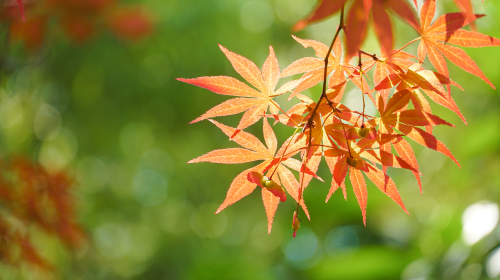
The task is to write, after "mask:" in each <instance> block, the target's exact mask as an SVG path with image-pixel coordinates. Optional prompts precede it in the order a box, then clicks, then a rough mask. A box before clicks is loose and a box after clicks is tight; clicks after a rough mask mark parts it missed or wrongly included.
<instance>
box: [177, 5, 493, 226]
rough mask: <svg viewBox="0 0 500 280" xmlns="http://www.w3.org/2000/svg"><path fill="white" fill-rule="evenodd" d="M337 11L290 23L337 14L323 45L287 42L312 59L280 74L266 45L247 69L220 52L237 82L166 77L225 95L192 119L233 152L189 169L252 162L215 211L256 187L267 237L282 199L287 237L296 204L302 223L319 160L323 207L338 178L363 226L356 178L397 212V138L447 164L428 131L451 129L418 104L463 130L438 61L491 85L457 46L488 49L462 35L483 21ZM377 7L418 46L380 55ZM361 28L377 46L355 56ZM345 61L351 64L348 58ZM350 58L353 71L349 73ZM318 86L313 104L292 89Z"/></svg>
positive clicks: (403, 161)
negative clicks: (256, 127)
mask: <svg viewBox="0 0 500 280" xmlns="http://www.w3.org/2000/svg"><path fill="white" fill-rule="evenodd" d="M347 2H348V1H347V0H344V1H337V0H330V1H328V0H323V1H320V2H319V4H318V6H317V8H316V9H315V10H314V11H313V13H312V14H311V16H309V17H308V18H307V19H305V20H303V21H300V22H299V23H298V24H297V25H296V26H295V28H296V29H300V28H303V27H305V26H306V25H307V24H308V23H310V22H315V21H318V20H321V19H323V18H325V17H327V16H329V15H331V14H333V13H336V12H337V11H340V12H341V17H340V24H339V27H338V29H337V32H336V35H335V37H334V39H333V42H332V44H331V45H330V46H328V45H325V44H323V43H321V42H317V41H314V40H307V39H301V38H298V37H295V36H293V38H294V39H295V40H296V41H297V42H298V43H299V44H301V45H302V46H303V47H305V48H309V47H310V48H312V49H314V51H315V54H316V57H304V58H300V59H298V60H296V61H294V62H293V63H291V64H290V65H289V66H287V67H285V68H284V69H283V70H281V69H282V68H280V66H279V64H278V61H277V59H276V56H275V53H274V50H273V48H272V47H270V53H269V56H268V58H267V59H266V61H265V62H264V64H263V66H262V68H261V69H259V68H258V67H257V66H256V65H255V64H254V63H253V62H252V61H250V60H248V59H246V58H244V57H242V56H240V55H238V54H236V53H233V52H231V51H229V50H227V49H226V48H224V47H222V46H221V49H222V51H223V53H224V54H225V55H226V57H227V58H228V59H229V61H230V62H231V64H232V65H233V67H234V69H235V70H236V71H237V72H238V73H239V74H240V75H241V76H242V77H243V78H244V79H245V80H246V81H247V82H248V84H246V83H244V82H241V81H240V80H238V79H235V78H232V77H226V76H216V77H200V78H194V79H182V78H180V79H178V80H179V81H182V82H185V83H189V84H192V85H196V86H199V87H202V88H205V89H208V90H210V91H213V92H215V93H217V94H222V95H229V96H234V97H235V98H232V99H229V100H227V101H225V102H223V103H221V104H219V105H217V106H216V107H214V108H212V109H210V110H209V111H207V112H206V113H205V114H203V115H202V116H200V117H199V118H197V119H195V120H194V121H193V122H198V121H201V120H205V119H208V120H209V121H211V122H212V123H213V124H215V125H216V126H217V127H218V128H219V129H221V130H222V131H223V133H225V134H226V135H227V136H228V137H229V138H230V140H232V141H234V142H236V143H238V144H239V145H240V146H241V147H242V148H230V149H221V150H215V151H211V152H209V153H207V154H205V155H202V156H200V157H198V158H196V159H193V160H191V161H190V163H196V162H213V163H224V164H235V163H246V162H252V161H262V162H260V163H259V164H257V165H256V166H255V167H252V168H250V169H247V170H245V171H243V172H241V173H240V174H239V175H237V176H236V178H235V179H234V180H233V182H232V184H231V186H230V187H229V191H228V193H227V197H226V199H225V201H224V202H223V203H222V205H221V206H220V207H219V209H218V210H217V212H216V213H218V212H220V211H221V210H223V209H224V208H226V207H227V206H229V205H231V204H233V203H235V202H236V201H238V200H240V199H241V198H243V197H245V196H247V195H248V194H250V193H251V192H253V191H254V189H255V188H256V187H257V186H260V187H261V192H262V200H263V202H264V207H265V210H266V213H267V218H268V230H269V232H270V231H271V227H272V222H273V217H274V214H275V212H276V209H277V207H278V205H279V203H280V202H284V201H285V200H286V193H288V194H289V195H290V196H291V197H292V198H293V199H294V200H295V202H296V203H297V211H296V212H295V213H294V216H293V222H292V225H293V228H294V230H295V231H296V230H297V229H298V227H299V226H298V222H297V221H298V220H297V219H298V218H297V215H298V214H297V213H299V212H298V210H299V209H298V208H299V205H300V207H301V208H302V209H303V211H304V212H305V214H306V216H307V217H308V218H309V212H308V211H307V208H306V205H305V203H304V195H303V193H304V190H305V189H306V188H307V186H308V185H309V183H310V182H311V180H312V179H313V178H314V177H315V178H317V179H319V180H322V179H321V178H319V177H318V176H317V175H316V173H317V171H318V167H319V164H320V162H321V161H322V160H323V159H324V160H325V161H326V163H327V165H328V167H329V169H330V172H331V174H332V180H331V189H330V192H329V194H328V196H327V198H326V201H328V199H329V198H330V197H331V195H332V194H333V193H334V192H335V191H336V190H337V189H341V190H342V192H343V195H344V197H345V198H346V182H345V180H346V178H349V180H350V182H351V185H352V187H353V191H354V193H355V195H356V198H357V200H358V203H359V206H360V208H361V212H362V216H363V222H364V223H365V224H366V207H367V187H366V178H368V179H369V180H370V181H372V182H373V183H374V184H375V185H376V186H377V187H378V188H379V189H380V191H382V192H383V193H385V194H386V195H387V196H389V197H390V198H391V199H392V200H394V201H395V202H396V203H397V204H398V205H399V206H401V208H402V209H403V210H404V211H406V209H405V206H404V204H403V201H402V200H401V197H400V195H399V192H398V189H397V188H396V185H395V183H394V181H393V180H392V179H391V178H390V177H389V176H388V175H387V169H388V167H392V168H404V169H408V170H410V171H411V172H412V173H413V174H414V176H415V178H416V180H417V183H418V185H419V187H420V190H421V191H422V184H421V181H420V176H422V174H421V173H420V171H419V165H418V162H417V159H416V157H415V154H414V152H413V149H412V147H411V145H410V143H409V141H414V142H416V143H418V144H421V145H423V146H425V147H427V148H430V149H433V150H436V151H438V152H440V153H442V154H444V155H446V156H448V157H449V158H450V159H452V160H453V161H454V162H455V163H456V164H457V165H459V163H458V161H457V160H456V159H455V157H454V156H453V155H452V153H451V152H450V151H449V150H448V148H446V146H445V145H444V144H443V143H442V142H440V141H439V140H437V139H436V138H435V137H434V136H433V134H432V133H433V127H434V126H438V125H446V126H453V125H452V124H450V123H449V122H447V121H445V120H443V119H441V118H440V117H438V116H436V115H434V114H433V113H432V110H431V106H430V102H434V103H437V104H439V105H441V106H443V107H446V108H447V109H449V110H451V111H453V112H454V113H456V114H457V115H458V116H459V117H460V118H461V119H462V120H463V122H464V123H466V120H465V117H464V116H463V115H462V113H461V112H460V110H459V108H458V106H457V104H456V103H455V101H454V100H453V98H452V96H451V86H455V87H458V88H459V89H461V87H460V86H459V85H458V83H456V82H455V81H453V80H452V79H451V78H450V77H449V72H448V68H447V62H446V59H445V57H446V58H447V59H448V60H449V61H451V62H452V63H454V64H455V65H457V66H459V67H460V68H462V69H464V70H465V71H467V72H469V73H472V74H474V75H476V76H478V77H479V78H481V79H483V80H484V81H486V82H487V83H488V84H489V85H491V86H492V87H493V85H492V84H491V82H489V80H488V79H487V78H486V76H485V75H484V74H483V73H482V71H481V70H480V69H479V67H478V66H477V65H476V64H475V62H474V61H473V60H472V59H471V58H470V57H469V56H468V55H467V54H466V53H465V52H464V51H463V50H462V49H460V48H458V47H489V46H499V45H500V40H498V39H496V38H493V37H490V36H487V35H484V34H481V33H478V32H476V31H468V30H465V29H463V28H464V27H466V26H468V25H470V24H471V23H473V22H474V21H475V20H476V19H479V18H481V17H483V16H484V15H474V14H472V12H471V9H470V5H469V4H470V3H469V2H468V1H456V2H457V3H458V4H459V5H460V7H461V8H462V9H463V12H462V13H449V14H445V15H442V16H440V17H438V18H437V19H436V20H435V21H434V22H432V21H433V18H434V15H435V11H436V0H426V1H425V3H424V4H423V6H422V7H420V20H417V16H416V12H415V8H416V1H415V3H414V4H415V7H413V6H412V5H410V4H409V3H406V2H405V1H402V0H397V1H396V0H394V1H392V0H388V1H379V0H368V1H366V0H365V1H362V0H354V1H353V3H352V5H351V6H350V10H349V13H348V15H347V20H346V22H344V6H345V4H346V3H347ZM387 8H389V9H391V10H392V11H394V12H395V13H396V14H398V15H399V16H400V17H402V18H403V19H404V20H406V21H407V22H408V23H409V24H410V25H411V26H412V27H413V28H414V29H415V30H416V31H417V33H418V34H419V37H418V38H416V39H415V40H412V41H411V42H409V43H408V44H406V45H405V46H403V47H402V48H400V49H397V50H392V44H393V37H394V36H393V34H392V31H391V30H392V29H391V23H390V20H389V18H388V15H387V12H386V11H385V9H387ZM370 19H371V20H372V22H373V24H374V25H373V26H374V28H375V32H376V34H377V35H378V37H379V39H380V43H381V51H380V54H378V55H377V54H369V53H366V52H364V51H363V50H361V49H360V46H361V43H362V41H363V40H364V36H365V34H366V27H367V25H368V22H369V20H370ZM340 31H344V37H345V44H344V45H343V44H342V43H341V40H340V38H339V37H338V35H339V33H340ZM416 41H420V45H419V47H418V53H417V54H416V55H413V54H410V53H407V52H405V51H404V49H405V48H406V47H407V46H408V45H410V44H412V43H414V42H416ZM353 57H355V59H351V58H353ZM426 57H428V58H429V60H430V62H431V63H432V65H433V66H434V68H435V70H436V71H432V70H428V69H426V68H429V66H430V65H424V64H423V62H424V59H425V58H426ZM350 61H356V62H357V64H350V63H349V62H350ZM298 74H301V76H300V77H298V78H297V79H295V80H292V81H289V82H286V83H284V84H283V85H282V86H281V87H279V88H278V89H276V87H277V85H278V82H279V80H280V79H281V78H286V77H289V76H295V75H298ZM368 81H373V83H372V82H370V83H369V82H368ZM349 82H352V83H353V84H354V85H355V86H356V87H357V88H359V94H360V95H362V97H363V98H362V99H363V110H362V111H361V112H358V111H355V110H352V109H350V108H348V107H346V106H345V105H344V104H342V103H341V101H342V98H343V95H344V92H345V88H346V85H347V83H349ZM319 83H322V84H323V92H322V94H321V96H320V98H319V100H318V101H316V102H315V101H313V100H311V98H309V97H308V96H306V95H304V94H303V91H304V90H307V89H309V88H311V87H313V86H315V85H317V84H319ZM287 93H290V96H289V100H290V99H292V98H294V99H293V100H297V101H298V102H297V103H296V104H295V105H294V106H292V107H291V108H290V109H289V110H287V111H285V110H283V109H282V108H281V107H280V104H279V103H278V102H277V101H276V100H275V97H277V96H280V95H283V94H287ZM365 102H373V103H374V105H375V107H376V108H377V111H378V112H377V114H376V115H374V116H371V115H368V114H367V113H366V112H365ZM239 113H243V116H242V118H241V121H240V122H239V124H238V126H237V127H235V128H233V127H229V126H226V125H224V124H221V123H219V122H217V121H215V120H213V119H212V118H215V117H220V116H227V115H233V114H239ZM260 119H263V121H262V122H263V135H264V140H265V145H264V144H263V143H262V142H261V141H260V140H259V139H257V138H256V137H255V136H254V135H252V134H250V133H248V132H245V131H244V130H245V129H246V128H247V127H249V126H250V125H252V124H255V123H256V122H258V121H260ZM270 120H271V121H274V123H275V124H277V123H281V124H283V125H286V126H290V127H293V128H295V132H294V133H293V134H292V135H291V136H290V137H289V138H288V139H287V140H286V141H285V142H284V143H282V144H281V146H279V145H278V143H277V138H276V136H275V134H274V132H273V129H272V127H271V125H270V124H269V121H270ZM278 147H279V148H278ZM459 166H460V165H459ZM293 171H295V172H297V173H295V174H294V172H293ZM277 186H279V187H280V188H278V187H277ZM281 186H282V187H281ZM294 234H295V232H294Z"/></svg>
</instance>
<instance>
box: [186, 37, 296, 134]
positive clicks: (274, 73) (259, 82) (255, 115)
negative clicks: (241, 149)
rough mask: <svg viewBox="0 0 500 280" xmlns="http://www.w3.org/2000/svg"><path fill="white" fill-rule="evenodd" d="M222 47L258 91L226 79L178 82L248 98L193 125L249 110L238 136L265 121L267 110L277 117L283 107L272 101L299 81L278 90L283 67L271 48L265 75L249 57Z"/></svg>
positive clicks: (218, 108) (222, 106) (225, 105)
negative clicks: (263, 118)
mask: <svg viewBox="0 0 500 280" xmlns="http://www.w3.org/2000/svg"><path fill="white" fill-rule="evenodd" d="M219 46H220V45H219ZM220 48H221V50H222V51H223V52H224V54H225V55H226V56H227V58H228V59H229V61H230V62H231V64H232V65H233V67H234V69H235V70H236V72H238V73H239V74H240V75H241V76H242V77H243V78H244V79H245V80H247V81H248V82H249V83H250V84H251V85H253V86H254V87H255V88H257V90H255V89H253V88H251V87H249V86H248V85H246V84H245V83H242V82H240V81H239V80H237V79H235V78H232V77H227V76H215V77H200V78H195V79H182V78H178V79H177V80H179V81H181V82H185V83H188V84H192V85H195V86H199V87H202V88H206V89H208V90H211V91H213V92H215V93H218V94H223V95H232V96H241V97H248V98H241V97H239V98H234V99H230V100H227V101H225V102H223V103H221V104H219V105H217V106H215V107H214V108H212V109H210V110H208V111H207V112H206V113H205V114H203V115H201V116H200V117H198V118H197V119H195V120H194V121H192V122H191V123H195V122H199V121H201V120H204V119H208V118H213V117H218V116H227V115H234V114H238V113H241V112H245V111H246V112H245V113H244V114H243V117H242V119H241V121H240V123H239V124H238V126H237V128H236V129H237V130H236V131H235V134H237V133H239V132H240V131H241V130H243V129H245V128H247V127H248V126H250V125H252V124H254V123H256V122H257V121H258V120H259V119H260V118H262V116H264V115H265V113H266V112H267V108H268V107H269V108H270V109H269V110H270V112H271V113H273V114H277V113H278V112H279V110H280V108H279V105H278V103H276V102H275V101H274V100H273V99H272V98H273V97H276V96H279V95H282V94H284V93H286V92H288V91H290V90H291V89H293V88H294V87H295V86H296V85H297V83H298V81H291V82H288V83H286V84H284V85H283V86H281V87H280V88H279V89H278V90H276V91H275V88H276V85H277V84H278V80H279V79H280V68H279V65H278V60H277V59H276V56H275V54H274V50H273V48H272V47H271V46H270V47H269V56H268V58H267V59H266V61H265V62H264V66H263V67H262V72H261V71H260V70H259V68H258V67H257V66H256V65H255V64H254V63H253V62H252V61H250V60H248V59H247V58H245V57H243V56H240V55H238V54H235V53H233V52H231V51H229V50H227V49H226V48H224V47H223V46H220ZM234 136H235V135H231V137H234Z"/></svg>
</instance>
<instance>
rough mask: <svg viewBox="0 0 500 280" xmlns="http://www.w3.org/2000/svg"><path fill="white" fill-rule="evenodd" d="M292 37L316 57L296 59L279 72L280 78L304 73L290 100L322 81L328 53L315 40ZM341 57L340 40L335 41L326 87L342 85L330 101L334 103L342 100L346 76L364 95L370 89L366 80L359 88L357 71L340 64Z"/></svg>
mask: <svg viewBox="0 0 500 280" xmlns="http://www.w3.org/2000/svg"><path fill="white" fill-rule="evenodd" d="M292 37H293V38H294V39H295V40H296V41H297V42H299V43H300V44H301V45H302V46H304V47H305V48H308V47H312V48H313V49H314V51H315V53H316V57H304V58H301V59H298V60H296V61H294V62H292V63H291V64H290V65H289V66H287V67H286V68H285V69H284V70H283V71H282V72H281V77H282V78H284V77H288V76H292V75H295V74H299V73H304V72H305V73H304V75H303V76H302V77H301V78H300V79H299V80H298V82H297V83H298V84H297V86H296V87H295V90H294V91H293V93H292V95H290V98H292V97H293V96H294V95H296V94H298V93H300V92H302V91H304V90H306V89H309V88H311V87H313V86H315V85H317V84H318V83H320V82H322V81H323V78H324V71H325V62H324V59H325V57H326V54H327V52H328V46H327V45H325V44H323V43H321V42H318V41H315V40H305V39H300V38H298V37H295V36H293V35H292ZM341 57H342V44H341V43H340V40H336V41H335V44H334V45H333V49H332V52H331V53H330V56H329V59H328V66H327V76H329V75H330V74H331V75H332V76H331V77H330V79H329V81H328V87H329V88H333V87H335V86H338V85H342V88H341V90H340V91H339V93H338V94H337V96H336V97H335V99H333V100H332V101H334V102H340V100H341V99H342V96H343V94H344V89H345V83H346V81H347V80H346V78H345V76H346V75H347V77H348V78H349V79H350V80H351V81H352V82H353V83H354V84H355V85H356V86H357V87H358V88H360V89H361V88H363V89H364V92H365V93H367V92H369V89H370V87H369V86H368V83H366V80H363V86H361V79H360V78H359V70H357V69H355V67H352V66H350V65H349V66H345V65H342V64H341V63H340V59H341ZM353 68H354V69H353Z"/></svg>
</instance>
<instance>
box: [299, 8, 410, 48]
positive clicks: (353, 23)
mask: <svg viewBox="0 0 500 280" xmlns="http://www.w3.org/2000/svg"><path fill="white" fill-rule="evenodd" d="M346 2H347V0H320V1H319V4H318V5H317V6H316V8H315V9H314V10H313V11H312V13H311V14H310V15H309V16H308V17H306V18H305V19H303V20H300V21H299V22H297V23H296V24H295V25H294V26H293V30H294V31H299V30H301V29H303V28H305V27H306V26H307V25H308V24H309V23H313V22H317V21H321V20H323V19H325V18H327V17H329V16H331V15H333V14H335V13H337V12H339V11H340V10H341V9H342V7H343V6H344V5H345V3H346ZM414 3H415V6H416V5H417V2H416V1H415V0H414ZM386 9H390V10H391V11H393V12H394V13H395V14H397V15H398V16H399V17H401V18H402V19H404V20H406V21H408V22H409V23H410V24H411V25H416V24H417V21H416V17H415V14H414V11H413V9H412V8H411V7H410V5H408V3H407V2H406V1H404V0H355V1H354V3H353V4H352V5H351V8H350V9H349V12H348V16H347V23H346V30H345V31H346V35H347V37H346V43H347V57H348V58H350V57H352V56H353V55H355V54H357V53H358V50H359V48H360V47H361V44H362V43H363V41H364V39H365V37H366V29H367V23H368V19H369V13H370V10H371V12H372V18H373V23H374V29H375V33H376V35H377V37H378V39H379V42H380V44H381V46H382V49H383V50H385V51H386V52H388V51H390V50H391V49H392V46H393V41H394V39H393V37H394V36H393V33H392V24H391V20H390V18H389V15H388V14H387V12H386Z"/></svg>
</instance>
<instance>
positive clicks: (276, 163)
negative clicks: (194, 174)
mask: <svg viewBox="0 0 500 280" xmlns="http://www.w3.org/2000/svg"><path fill="white" fill-rule="evenodd" d="M210 121H211V122H212V123H213V124H215V125H216V126H217V127H219V128H220V129H221V130H222V131H223V132H224V133H225V134H226V135H228V136H231V135H234V134H235V131H236V130H237V128H233V127H229V126H226V125H223V124H221V123H218V122H216V121H214V120H210ZM263 130H264V139H265V141H266V145H267V148H266V147H265V146H264V145H263V144H262V143H261V142H260V141H259V140H258V139H257V138H256V137H255V136H254V135H252V134H250V133H247V132H245V131H241V132H239V133H237V134H236V135H235V136H234V137H233V138H232V140H233V141H235V142H236V143H238V144H239V145H241V146H242V147H244V148H245V149H242V148H230V149H221V150H215V151H211V152H209V153H208V154H205V155H202V156H200V157H198V158H195V159H193V160H190V161H189V162H188V163H196V162H214V163H225V164H234V163H244V162H251V161H256V160H263V162H262V163H260V164H258V165H257V166H255V167H252V168H250V169H247V170H245V171H243V172H241V173H240V174H239V175H238V176H236V178H234V180H233V182H232V183H231V186H230V187H229V190H228V192H227V196H226V199H225V200H224V202H223V203H222V204H221V206H220V207H219V209H217V211H216V214H217V213H219V212H220V211H222V210H223V209H224V208H226V207H227V206H229V205H231V204H233V203H235V202H237V201H238V200H240V199H242V198H243V197H245V196H247V195H249V194H250V193H252V192H253V190H254V189H255V187H256V186H257V185H256V184H255V183H252V182H250V181H248V179H247V175H248V173H250V172H252V171H254V172H258V173H261V174H263V173H265V172H267V176H268V177H270V179H271V178H272V175H274V174H273V173H274V171H273V170H276V174H277V175H278V177H279V180H277V179H275V181H277V182H278V181H281V183H282V184H283V186H284V187H285V189H286V191H287V192H288V193H289V194H290V195H291V196H292V197H293V198H294V199H295V201H298V196H299V187H300V186H299V182H298V181H297V179H296V178H295V175H293V173H292V172H291V171H290V170H289V169H288V168H287V167H289V168H292V169H295V170H297V171H300V162H298V161H297V160H296V159H293V158H290V157H291V156H293V155H294V154H296V153H297V152H298V150H297V146H298V145H300V144H298V143H297V142H298V141H292V139H289V140H288V141H286V142H285V144H284V145H283V148H281V149H280V150H279V151H278V152H277V153H276V150H277V147H278V146H277V144H278V141H277V139H276V135H275V134H274V131H273V130H272V128H271V126H270V125H269V123H268V122H267V119H265V120H264V127H263ZM290 141H292V142H293V143H294V144H291V145H288V143H289V142H290ZM285 147H286V148H285ZM285 150H286V151H285ZM287 151H288V152H287ZM290 151H292V152H290ZM293 151H295V152H293ZM285 153H286V155H285ZM275 178H276V177H275ZM262 200H263V202H264V207H265V209H266V213H267V219H268V231H269V233H270V232H271V228H272V224H273V218H274V213H275V212H276V209H277V208H278V204H279V203H280V198H279V197H276V196H275V195H273V194H272V193H271V192H269V191H268V190H267V189H266V188H262ZM300 205H301V206H302V209H303V210H304V212H305V213H306V215H307V217H308V218H309V212H308V211H307V207H306V205H305V203H304V200H303V199H301V201H300Z"/></svg>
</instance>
